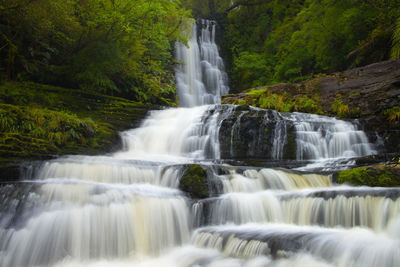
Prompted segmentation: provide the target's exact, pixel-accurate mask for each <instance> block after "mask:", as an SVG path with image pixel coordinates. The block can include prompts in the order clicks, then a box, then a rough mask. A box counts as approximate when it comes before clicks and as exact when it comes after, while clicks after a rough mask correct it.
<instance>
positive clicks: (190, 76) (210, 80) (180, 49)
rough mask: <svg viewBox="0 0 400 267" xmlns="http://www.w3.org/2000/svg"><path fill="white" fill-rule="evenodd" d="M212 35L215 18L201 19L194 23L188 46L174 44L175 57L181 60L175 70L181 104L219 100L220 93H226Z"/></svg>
mask: <svg viewBox="0 0 400 267" xmlns="http://www.w3.org/2000/svg"><path fill="white" fill-rule="evenodd" d="M198 32H199V34H198ZM215 36H216V23H215V21H210V20H200V21H199V23H198V24H194V25H193V30H192V37H191V39H190V40H189V44H188V45H189V47H187V46H185V45H184V44H183V43H177V44H176V58H177V60H178V62H181V63H182V65H181V66H179V67H178V69H177V72H176V84H177V91H178V97H179V105H180V106H183V107H193V106H199V105H206V104H218V103H221V95H224V94H227V93H228V91H229V88H228V86H227V80H228V79H227V75H226V73H225V71H224V62H223V60H222V58H221V57H220V56H219V52H218V47H217V45H216V43H215Z"/></svg>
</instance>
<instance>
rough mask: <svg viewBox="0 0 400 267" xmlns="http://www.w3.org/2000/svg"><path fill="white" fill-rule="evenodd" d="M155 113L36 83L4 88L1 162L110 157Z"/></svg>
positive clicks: (0, 88)
mask: <svg viewBox="0 0 400 267" xmlns="http://www.w3.org/2000/svg"><path fill="white" fill-rule="evenodd" d="M150 108H152V107H151V106H143V105H141V104H139V103H136V102H132V101H129V100H126V99H123V98H118V97H112V96H106V95H101V94H98V93H88V92H84V91H81V90H73V89H65V88H60V87H55V86H48V85H43V84H37V83H32V82H8V83H4V84H1V85H0V132H1V134H0V158H1V161H4V160H7V158H15V159H18V158H21V160H23V159H26V158H29V159H32V158H38V157H48V156H49V155H61V154H77V153H79V154H98V153H104V152H107V151H109V150H111V148H112V147H114V146H115V143H116V141H117V139H118V131H121V130H125V129H129V128H132V127H134V126H137V124H138V123H139V122H140V120H141V119H142V118H144V117H145V115H146V113H147V111H148V110H149V109H150ZM135 123H136V124H135Z"/></svg>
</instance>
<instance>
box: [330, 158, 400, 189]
mask: <svg viewBox="0 0 400 267" xmlns="http://www.w3.org/2000/svg"><path fill="white" fill-rule="evenodd" d="M334 178H336V179H337V182H338V183H349V184H353V185H366V186H379V187H396V186H400V165H394V164H376V165H371V166H365V167H359V168H354V169H351V170H345V171H340V172H338V173H336V175H335V177H334Z"/></svg>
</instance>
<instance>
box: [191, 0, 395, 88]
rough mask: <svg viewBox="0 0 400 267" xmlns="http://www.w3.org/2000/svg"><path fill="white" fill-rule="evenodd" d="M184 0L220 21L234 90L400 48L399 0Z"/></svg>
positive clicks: (346, 65)
mask: <svg viewBox="0 0 400 267" xmlns="http://www.w3.org/2000/svg"><path fill="white" fill-rule="evenodd" d="M185 2H191V3H192V5H189V6H190V7H191V8H194V9H195V10H194V13H195V14H201V15H202V16H212V17H215V18H217V19H218V20H219V21H220V23H221V25H222V27H223V29H224V35H225V36H224V37H223V44H222V45H223V50H224V54H225V55H226V57H227V58H228V72H229V73H230V77H231V81H232V82H231V84H232V87H233V88H232V89H233V91H234V92H238V91H242V90H243V89H247V88H252V87H257V86H261V85H268V84H273V83H278V82H297V81H301V80H305V79H308V78H310V77H312V76H313V75H314V74H316V73H321V72H322V73H330V72H335V71H341V70H344V69H347V68H349V67H354V66H361V65H366V64H369V63H373V62H377V61H381V60H386V59H388V58H389V55H390V50H392V57H394V58H395V57H396V55H397V56H398V53H397V52H396V51H400V49H398V47H400V46H399V38H398V37H399V36H400V35H399V34H398V32H399V30H398V29H399V28H400V27H399V24H400V23H399V22H398V18H399V17H400V5H399V1H398V0H378V1H369V0H368V1H359V0H349V1H343V0H340V1H333V0H307V1H303V0H294V1H293V0H291V1H289V0H282V1H269V0H261V1H260V0H254V1H240V0H232V1H208V3H211V2H212V3H213V4H212V5H211V4H210V5H208V7H207V5H206V4H204V1H199V0H191V1H190V0H187V1H185ZM199 2H202V3H203V6H202V7H201V8H200V4H199ZM217 2H218V4H217ZM219 2H220V3H219ZM233 6H236V8H232V9H230V8H229V7H233ZM212 10H213V12H212ZM396 21H397V24H396ZM394 25H397V26H396V27H395V26H394ZM396 53H397V54H396Z"/></svg>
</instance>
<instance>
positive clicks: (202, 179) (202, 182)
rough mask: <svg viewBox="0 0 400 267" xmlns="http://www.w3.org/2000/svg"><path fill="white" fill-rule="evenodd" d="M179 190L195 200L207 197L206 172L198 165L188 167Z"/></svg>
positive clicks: (208, 194)
mask: <svg viewBox="0 0 400 267" xmlns="http://www.w3.org/2000/svg"><path fill="white" fill-rule="evenodd" d="M179 188H180V189H181V190H182V191H184V192H186V193H188V194H189V195H190V196H191V197H192V198H195V199H196V198H207V197H209V196H210V192H209V189H208V183H207V172H206V171H205V170H204V169H203V168H202V167H201V166H200V165H190V166H189V167H187V168H186V170H185V171H184V174H183V176H182V178H181V180H180V183H179Z"/></svg>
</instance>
